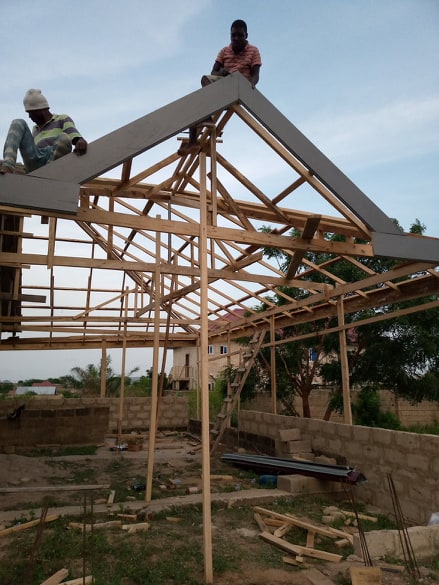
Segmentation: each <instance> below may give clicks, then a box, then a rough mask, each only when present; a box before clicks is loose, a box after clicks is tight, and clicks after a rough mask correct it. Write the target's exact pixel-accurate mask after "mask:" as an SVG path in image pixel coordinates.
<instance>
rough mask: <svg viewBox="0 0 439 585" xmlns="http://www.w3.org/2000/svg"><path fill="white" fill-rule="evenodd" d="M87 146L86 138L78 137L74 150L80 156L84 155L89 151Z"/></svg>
mask: <svg viewBox="0 0 439 585" xmlns="http://www.w3.org/2000/svg"><path fill="white" fill-rule="evenodd" d="M87 146H88V144H87V141H86V140H84V139H83V138H78V140H77V141H76V142H75V148H74V149H73V152H74V153H75V154H78V155H79V156H82V155H83V154H85V153H86V152H87Z"/></svg>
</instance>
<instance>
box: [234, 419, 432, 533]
mask: <svg viewBox="0 0 439 585" xmlns="http://www.w3.org/2000/svg"><path fill="white" fill-rule="evenodd" d="M290 428H299V429H300V432H301V437H302V438H303V439H309V440H310V441H311V445H312V449H313V451H314V452H315V453H318V454H324V455H327V456H328V457H335V458H336V459H337V461H338V462H339V463H340V464H346V465H350V466H352V467H355V468H356V469H358V470H359V471H361V472H362V473H363V474H364V475H365V476H366V477H367V480H368V481H367V483H363V484H359V485H358V486H356V488H355V495H356V498H357V500H358V501H362V502H364V503H366V504H370V505H373V506H374V507H376V508H377V509H378V510H381V512H382V513H384V514H393V505H392V500H391V496H390V491H389V486H388V477H387V474H388V473H390V474H391V477H392V479H393V482H394V484H395V488H396V493H397V495H398V498H399V500H400V505H401V509H402V512H403V514H404V515H405V516H406V517H407V518H408V519H409V520H411V521H412V522H413V523H415V524H419V525H423V524H426V523H427V522H428V520H429V518H430V516H431V514H432V513H433V512H437V511H439V457H438V453H439V437H438V436H436V435H420V434H416V433H406V432H400V431H390V430H387V429H378V428H370V427H362V426H355V425H346V424H343V423H334V422H326V421H323V420H319V419H304V418H299V417H290V416H281V415H274V414H270V413H264V412H256V411H250V410H241V411H240V414H239V432H240V437H243V438H244V437H246V435H247V438H248V436H251V435H253V436H260V437H266V438H267V440H266V442H267V444H270V443H271V444H272V445H274V446H275V449H276V450H277V454H279V445H278V443H279V441H278V432H279V430H280V429H290Z"/></svg>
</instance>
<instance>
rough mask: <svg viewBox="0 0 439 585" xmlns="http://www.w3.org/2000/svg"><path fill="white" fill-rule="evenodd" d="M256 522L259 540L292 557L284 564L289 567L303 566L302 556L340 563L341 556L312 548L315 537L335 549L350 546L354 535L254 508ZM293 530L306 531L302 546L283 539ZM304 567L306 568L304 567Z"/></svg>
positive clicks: (295, 517)
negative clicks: (332, 544) (334, 544)
mask: <svg viewBox="0 0 439 585" xmlns="http://www.w3.org/2000/svg"><path fill="white" fill-rule="evenodd" d="M254 511H255V520H256V522H257V524H258V526H259V528H260V530H261V534H260V537H261V538H262V539H263V540H265V541H266V542H269V543H270V544H273V545H274V546H277V547H278V548H280V549H282V550H284V551H286V552H288V553H289V554H290V555H291V557H289V560H287V561H285V562H289V563H290V564H297V565H303V564H304V557H311V558H315V559H320V560H324V561H329V562H334V563H339V562H340V561H341V560H342V558H343V557H342V555H338V554H334V553H330V552H327V551H323V550H320V549H318V548H316V547H315V539H316V536H317V535H318V536H319V537H323V538H330V539H333V540H335V541H336V544H337V546H339V547H343V546H346V545H348V544H352V543H353V536H352V534H349V533H347V532H345V531H343V530H338V529H336V528H332V527H329V526H323V525H320V524H316V523H313V522H310V521H308V520H304V519H302V518H298V517H297V516H295V515H293V514H289V513H286V514H280V513H278V512H273V511H271V510H267V509H266V508H261V507H260V506H255V508H254ZM294 527H299V528H302V529H304V530H306V543H305V546H303V545H299V544H294V543H291V542H289V541H287V540H285V539H284V536H285V535H286V534H287V533H288V532H289V531H290V530H291V529H293V528H294ZM305 566H306V565H305Z"/></svg>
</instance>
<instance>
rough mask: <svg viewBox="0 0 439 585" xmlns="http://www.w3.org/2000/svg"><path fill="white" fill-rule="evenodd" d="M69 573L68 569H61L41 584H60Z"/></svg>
mask: <svg viewBox="0 0 439 585" xmlns="http://www.w3.org/2000/svg"><path fill="white" fill-rule="evenodd" d="M68 574H69V571H68V569H60V570H59V571H57V572H56V573H54V574H53V575H52V576H51V577H49V578H48V579H46V580H45V581H43V582H42V583H41V585H58V584H59V583H61V581H63V580H64V579H65V578H66V577H67V575H68Z"/></svg>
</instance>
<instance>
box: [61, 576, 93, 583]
mask: <svg viewBox="0 0 439 585" xmlns="http://www.w3.org/2000/svg"><path fill="white" fill-rule="evenodd" d="M92 582H93V576H92V575H87V576H86V577H79V578H78V579H70V581H63V582H62V585H89V584H90V583H92Z"/></svg>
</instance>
